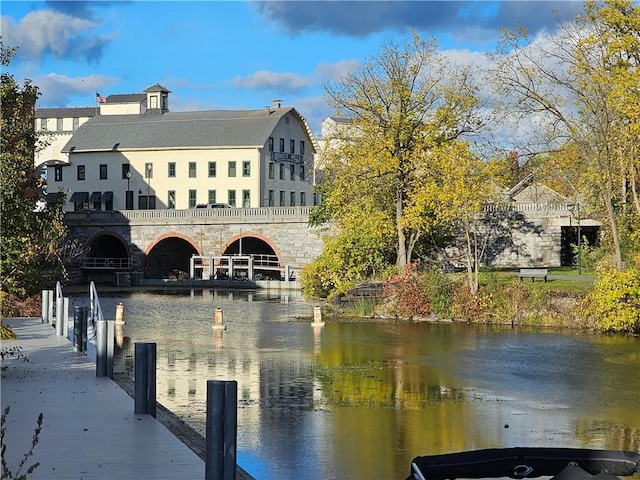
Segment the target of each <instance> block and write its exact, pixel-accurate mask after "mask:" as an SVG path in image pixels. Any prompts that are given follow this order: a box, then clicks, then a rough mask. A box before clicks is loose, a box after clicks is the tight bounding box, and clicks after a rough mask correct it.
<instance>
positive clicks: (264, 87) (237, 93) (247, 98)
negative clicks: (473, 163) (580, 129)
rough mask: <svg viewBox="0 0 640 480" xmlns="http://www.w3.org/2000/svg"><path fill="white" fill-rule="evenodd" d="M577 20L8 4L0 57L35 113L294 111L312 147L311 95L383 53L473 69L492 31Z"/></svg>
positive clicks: (270, 5) (246, 5)
mask: <svg viewBox="0 0 640 480" xmlns="http://www.w3.org/2000/svg"><path fill="white" fill-rule="evenodd" d="M554 10H555V11H557V12H558V13H559V14H560V15H562V16H563V17H566V18H570V17H573V16H574V15H575V13H576V12H578V11H581V10H582V2H579V1H544V0H536V1H448V2H444V1H442V2H440V1H416V0H413V1H406V2H405V1H355V2H351V1H337V2H331V1H281V2H254V1H251V2H244V1H194V2H189V1H180V2H177V1H110V0H103V1H82V0H79V1H67V2H53V1H12V0H2V5H1V14H2V23H1V27H2V29H1V32H2V41H3V43H4V45H5V46H17V47H19V51H18V55H17V56H16V57H15V59H14V61H13V62H12V64H11V66H10V71H11V73H12V74H13V75H14V76H15V77H16V79H17V80H20V81H22V79H24V78H29V79H31V80H32V81H33V82H34V83H35V84H36V85H38V86H39V87H40V90H41V92H42V96H41V98H40V99H39V102H38V106H39V107H79V106H93V105H95V93H96V92H100V94H101V95H103V96H105V97H106V96H108V95H111V94H122V93H140V92H142V91H143V90H144V89H145V88H147V87H149V86H151V85H153V84H155V83H160V84H161V85H164V86H165V87H167V88H168V89H169V90H171V92H172V93H171V96H170V100H169V102H170V104H169V107H170V110H172V111H187V110H207V109H256V108H263V107H264V106H266V105H270V104H271V101H272V99H276V98H277V99H280V100H282V105H283V106H293V107H295V108H296V109H297V110H299V111H300V113H302V115H303V116H305V117H306V118H307V119H308V120H309V122H310V124H311V126H312V128H313V130H314V132H315V133H316V135H318V136H319V134H320V122H321V121H322V120H323V119H325V118H326V117H327V116H329V115H331V114H332V113H333V112H332V111H331V109H330V107H329V106H328V105H327V103H326V101H325V99H324V97H323V88H322V84H323V82H325V81H328V82H330V83H332V82H335V81H336V80H337V79H339V78H340V76H341V75H342V74H344V73H345V72H346V71H348V70H349V69H352V68H354V67H355V66H357V65H358V63H359V62H361V61H363V60H366V59H367V58H368V57H371V56H373V55H375V54H376V53H377V52H378V51H379V48H380V46H381V44H382V43H383V42H385V41H386V40H389V39H394V40H398V41H403V40H407V39H409V38H410V34H411V31H412V30H414V31H416V32H418V33H419V34H420V35H421V36H422V37H423V38H427V37H435V38H437V39H438V42H439V46H440V49H441V50H442V51H443V53H445V54H447V55H450V56H451V57H452V58H453V57H455V58H457V59H460V58H465V57H467V58H470V59H471V58H475V59H476V60H477V59H478V58H480V57H481V53H482V52H485V51H491V50H493V48H494V47H495V43H496V40H497V38H498V30H499V29H500V28H503V27H506V28H513V27H514V26H515V25H516V24H517V23H518V22H520V23H521V24H522V25H523V26H526V27H527V28H528V29H529V31H530V32H531V33H534V34H535V33H538V32H541V31H545V30H552V29H553V28H554V27H555V26H556V25H557V20H556V17H555V14H554Z"/></svg>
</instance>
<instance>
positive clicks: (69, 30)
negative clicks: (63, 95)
mask: <svg viewBox="0 0 640 480" xmlns="http://www.w3.org/2000/svg"><path fill="white" fill-rule="evenodd" d="M94 27H95V24H94V22H92V21H90V20H86V19H82V18H75V17H70V16H69V15H65V14H62V13H57V12H53V11H50V10H39V11H36V12H31V13H29V14H27V15H26V16H25V17H24V18H23V19H22V20H21V21H20V23H18V24H17V25H15V24H13V23H12V22H11V19H10V18H7V17H3V18H2V31H3V34H2V36H3V40H4V42H5V44H6V45H9V46H19V47H20V49H19V51H18V55H19V56H20V57H22V58H23V59H37V58H39V57H41V56H42V55H43V54H45V53H47V52H51V53H53V54H54V55H56V56H58V57H63V56H65V55H66V54H67V53H68V52H69V51H71V50H77V49H72V48H71V47H72V43H73V39H74V38H75V37H76V36H78V35H79V34H81V33H83V32H86V31H90V30H91V29H92V28H94Z"/></svg>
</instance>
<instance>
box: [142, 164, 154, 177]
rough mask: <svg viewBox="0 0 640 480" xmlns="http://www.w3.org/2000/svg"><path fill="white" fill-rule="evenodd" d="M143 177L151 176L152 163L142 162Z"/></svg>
mask: <svg viewBox="0 0 640 480" xmlns="http://www.w3.org/2000/svg"><path fill="white" fill-rule="evenodd" d="M144 178H153V163H150V162H149V163H145V164H144Z"/></svg>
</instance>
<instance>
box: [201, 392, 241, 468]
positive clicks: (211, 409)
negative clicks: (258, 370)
mask: <svg viewBox="0 0 640 480" xmlns="http://www.w3.org/2000/svg"><path fill="white" fill-rule="evenodd" d="M237 410H238V382H236V381H234V380H229V381H221V380H208V381H207V419H206V439H205V441H206V452H205V458H206V461H205V477H204V478H205V480H235V478H236V463H237V458H236V449H237V445H236V439H237V432H238V412H237Z"/></svg>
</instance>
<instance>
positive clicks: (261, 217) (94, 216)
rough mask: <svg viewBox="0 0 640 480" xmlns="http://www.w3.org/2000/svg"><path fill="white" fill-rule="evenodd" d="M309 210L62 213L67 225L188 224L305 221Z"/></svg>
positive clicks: (198, 209)
mask: <svg viewBox="0 0 640 480" xmlns="http://www.w3.org/2000/svg"><path fill="white" fill-rule="evenodd" d="M311 208H312V207H307V206H305V207H259V208H192V209H189V210H174V209H162V210H114V211H103V210H102V211H100V210H99V211H84V212H65V221H66V222H71V223H74V222H83V223H84V222H94V221H100V222H103V223H128V222H132V221H163V220H166V221H173V222H176V221H180V220H184V221H188V220H189V219H212V220H217V221H221V222H225V221H227V222H237V221H239V222H256V221H264V222H283V221H284V222H286V221H295V222H300V221H303V222H306V221H307V219H308V218H309V212H310V210H311Z"/></svg>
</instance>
